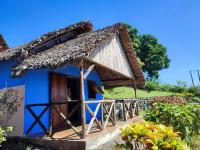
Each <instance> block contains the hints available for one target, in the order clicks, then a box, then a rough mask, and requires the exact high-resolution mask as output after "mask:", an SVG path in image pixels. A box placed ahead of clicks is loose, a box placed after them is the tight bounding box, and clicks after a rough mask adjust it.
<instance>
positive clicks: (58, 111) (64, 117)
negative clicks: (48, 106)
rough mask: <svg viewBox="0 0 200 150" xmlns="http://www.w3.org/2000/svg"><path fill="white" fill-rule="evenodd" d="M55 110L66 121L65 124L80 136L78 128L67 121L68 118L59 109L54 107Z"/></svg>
mask: <svg viewBox="0 0 200 150" xmlns="http://www.w3.org/2000/svg"><path fill="white" fill-rule="evenodd" d="M53 108H54V109H55V110H56V111H57V113H58V114H59V115H60V116H61V117H62V118H63V119H64V121H65V123H66V124H67V125H68V126H70V127H71V128H72V129H73V130H74V131H75V132H76V133H77V134H78V135H80V133H79V131H78V130H77V129H76V127H75V126H74V125H73V124H72V123H71V122H70V121H69V120H68V119H67V117H66V116H65V115H64V114H63V113H62V112H61V111H60V110H59V108H57V107H55V106H53Z"/></svg>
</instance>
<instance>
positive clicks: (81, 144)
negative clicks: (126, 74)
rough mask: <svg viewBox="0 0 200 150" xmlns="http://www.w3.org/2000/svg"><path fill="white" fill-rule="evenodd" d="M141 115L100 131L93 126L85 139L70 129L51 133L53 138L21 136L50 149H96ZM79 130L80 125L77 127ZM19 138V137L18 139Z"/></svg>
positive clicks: (25, 139)
mask: <svg viewBox="0 0 200 150" xmlns="http://www.w3.org/2000/svg"><path fill="white" fill-rule="evenodd" d="M140 120H141V117H140V116H137V117H134V118H133V119H129V120H127V121H126V122H125V121H117V125H115V126H112V125H111V124H110V125H108V127H107V128H106V129H105V130H103V131H101V132H100V129H99V128H96V127H93V128H92V131H91V133H90V134H89V135H88V136H87V138H86V139H81V138H80V137H79V136H78V135H77V134H75V132H74V131H73V130H72V129H68V130H64V131H60V132H57V133H55V134H54V135H53V138H49V137H22V138H21V140H22V141H23V142H26V143H28V142H30V143H34V144H37V145H41V146H47V147H50V148H51V149H63V150H72V149H73V150H86V149H96V148H97V147H99V146H100V145H103V144H105V143H107V142H109V141H111V140H112V139H114V138H115V137H116V136H119V134H120V130H119V129H120V128H122V127H125V126H126V125H128V124H129V123H131V122H137V121H140ZM77 129H78V130H79V131H81V126H79V127H77ZM18 138H19V137H18ZM18 140H19V139H18Z"/></svg>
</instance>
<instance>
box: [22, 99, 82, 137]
mask: <svg viewBox="0 0 200 150" xmlns="http://www.w3.org/2000/svg"><path fill="white" fill-rule="evenodd" d="M71 103H77V104H76V106H75V107H74V108H73V109H72V110H71V112H70V113H69V115H68V117H66V116H65V115H64V114H63V113H62V112H61V111H60V109H59V107H57V106H58V105H62V104H71ZM41 106H44V108H43V110H42V111H41V113H40V114H39V115H37V114H36V113H35V112H34V110H33V107H41ZM79 106H80V101H78V100H71V101H63V102H52V103H42V104H30V105H27V106H26V107H27V109H28V111H29V112H30V113H31V115H32V116H33V117H34V119H35V121H34V122H33V124H32V125H31V126H30V127H29V129H28V130H27V132H26V135H29V133H30V132H31V130H32V129H33V127H34V126H35V125H36V124H37V123H38V124H39V126H40V127H41V128H42V130H43V131H44V133H45V134H46V135H47V136H50V137H51V136H52V118H51V117H50V129H47V128H46V127H45V125H44V124H43V123H42V122H41V120H40V119H41V118H42V116H43V115H44V114H45V112H47V110H48V109H49V110H50V111H52V110H55V111H56V112H57V113H58V114H59V115H60V116H61V117H62V118H63V119H64V123H65V124H66V125H68V126H69V127H70V128H72V129H73V130H74V131H75V132H76V133H77V134H78V135H79V136H81V134H80V132H79V131H78V130H77V129H76V127H75V126H74V125H73V124H72V123H71V121H70V118H71V116H72V115H73V114H74V113H75V112H76V111H77V110H78V108H79Z"/></svg>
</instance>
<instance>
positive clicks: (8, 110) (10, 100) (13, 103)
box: [0, 89, 20, 144]
mask: <svg viewBox="0 0 200 150" xmlns="http://www.w3.org/2000/svg"><path fill="white" fill-rule="evenodd" d="M17 95H18V91H17V90H12V89H5V90H4V91H2V92H0V144H1V143H2V142H4V141H5V140H6V136H7V135H8V134H9V133H10V132H12V131H13V127H11V126H9V125H8V121H9V120H10V119H11V118H12V116H13V114H14V113H15V112H16V111H17V110H18V107H19V106H20V105H19V101H18V96H17Z"/></svg>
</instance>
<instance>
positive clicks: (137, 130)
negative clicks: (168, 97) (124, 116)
mask: <svg viewBox="0 0 200 150" xmlns="http://www.w3.org/2000/svg"><path fill="white" fill-rule="evenodd" d="M121 136H122V139H123V141H124V142H125V144H117V145H116V148H117V149H123V150H125V149H128V150H132V149H140V146H139V145H140V143H141V144H142V145H143V146H144V147H143V148H144V149H148V150H162V149H163V150H164V149H169V150H170V149H173V150H187V149H189V148H187V145H186V144H185V143H184V142H183V141H181V138H180V136H179V135H178V133H177V132H174V131H173V128H172V127H166V126H165V125H162V124H155V123H153V122H142V123H133V124H130V125H128V126H127V127H126V128H124V129H121Z"/></svg>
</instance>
